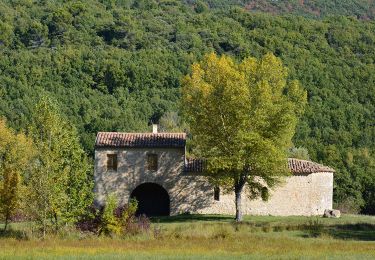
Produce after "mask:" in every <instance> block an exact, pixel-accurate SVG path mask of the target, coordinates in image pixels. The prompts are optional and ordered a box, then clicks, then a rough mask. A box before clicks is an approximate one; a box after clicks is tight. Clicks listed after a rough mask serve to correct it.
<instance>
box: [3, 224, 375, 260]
mask: <svg viewBox="0 0 375 260" xmlns="http://www.w3.org/2000/svg"><path fill="white" fill-rule="evenodd" d="M170 220H171V221H170V222H168V219H167V220H157V222H163V223H159V224H154V225H155V226H157V227H159V228H160V229H161V231H160V232H157V234H156V235H155V234H154V232H153V231H152V230H151V232H150V233H149V234H143V235H139V236H135V237H127V238H104V237H100V238H98V237H94V236H90V235H89V236H87V235H80V234H72V235H66V234H64V235H58V236H50V237H48V239H46V240H44V241H43V240H40V239H37V238H31V239H29V240H16V239H14V238H0V259H8V258H29V259H41V258H59V259H70V258H79V259H109V258H129V259H155V258H156V259H165V258H167V259H191V258H199V259H202V258H203V259H233V258H239V259H241V258H243V259H248V258H255V259H301V258H303V259H322V258H329V259H375V237H374V235H375V234H374V230H372V228H373V226H372V225H373V222H372V221H373V220H374V219H373V217H365V218H359V219H357V218H355V217H344V218H343V219H341V220H337V221H336V223H335V221H334V220H329V221H327V223H326V225H325V228H326V232H324V233H322V234H321V235H320V236H319V237H318V238H310V237H308V233H307V232H306V230H303V228H302V229H301V228H295V227H298V226H296V225H298V224H301V223H305V222H306V218H273V217H254V218H252V222H249V221H248V222H245V223H244V224H242V225H240V226H237V225H234V224H233V223H231V222H230V221H226V220H224V219H222V220H220V219H217V218H215V220H210V219H209V218H207V220H204V218H203V220H202V218H201V217H199V218H196V219H195V218H194V217H192V218H191V219H180V221H178V219H177V220H176V219H170ZM322 221H323V222H324V221H326V220H322ZM349 223H350V224H351V225H355V226H344V225H347V224H349ZM359 223H361V224H360V225H358V224H359ZM294 224H295V225H294ZM334 224H337V225H338V226H333V225H334ZM281 225H284V227H283V228H281V229H280V228H276V227H280V226H281ZM293 225H294V226H293ZM265 227H266V228H265ZM345 228H349V229H345ZM350 228H352V229H350ZM288 229H289V230H288ZM342 232H346V233H345V234H344V235H345V236H343V234H342ZM350 235H352V236H350ZM343 238H345V239H343Z"/></svg>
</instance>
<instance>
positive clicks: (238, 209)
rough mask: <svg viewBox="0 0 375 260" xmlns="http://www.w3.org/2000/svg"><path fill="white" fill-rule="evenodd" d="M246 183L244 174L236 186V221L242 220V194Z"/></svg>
mask: <svg viewBox="0 0 375 260" xmlns="http://www.w3.org/2000/svg"><path fill="white" fill-rule="evenodd" d="M245 183H246V175H245V174H243V175H241V176H240V179H239V180H238V181H237V183H236V184H235V186H234V194H235V197H236V198H235V202H236V222H240V221H242V206H241V201H242V200H241V195H242V190H243V187H244V186H245Z"/></svg>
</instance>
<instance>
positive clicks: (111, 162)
mask: <svg viewBox="0 0 375 260" xmlns="http://www.w3.org/2000/svg"><path fill="white" fill-rule="evenodd" d="M107 171H117V154H107Z"/></svg>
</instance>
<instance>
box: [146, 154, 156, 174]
mask: <svg viewBox="0 0 375 260" xmlns="http://www.w3.org/2000/svg"><path fill="white" fill-rule="evenodd" d="M147 170H149V171H157V170H158V155H157V154H148V155H147Z"/></svg>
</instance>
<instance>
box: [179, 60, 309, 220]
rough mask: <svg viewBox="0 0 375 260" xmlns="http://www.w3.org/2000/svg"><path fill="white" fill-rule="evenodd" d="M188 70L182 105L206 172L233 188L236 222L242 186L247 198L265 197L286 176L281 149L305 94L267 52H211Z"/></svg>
mask: <svg viewBox="0 0 375 260" xmlns="http://www.w3.org/2000/svg"><path fill="white" fill-rule="evenodd" d="M191 70H192V72H191V74H189V75H187V76H186V77H185V78H184V79H183V81H182V85H183V89H182V109H183V111H184V115H185V117H186V120H187V121H188V122H189V124H190V130H191V133H192V136H193V139H194V141H195V146H196V147H197V151H199V153H200V154H199V156H202V157H203V158H205V159H206V160H207V173H208V174H209V176H210V177H212V179H213V181H214V182H216V183H217V184H219V185H220V186H223V187H224V188H225V189H226V190H228V191H234V193H235V204H236V221H241V220H242V210H241V195H242V193H243V190H244V187H245V185H246V184H247V187H248V191H249V196H250V198H252V199H254V198H257V197H261V198H262V199H264V200H266V199H267V198H268V194H269V189H270V188H272V187H273V186H275V185H276V184H278V183H279V182H280V180H281V176H286V175H288V168H287V163H286V157H287V156H286V151H287V148H288V147H289V146H290V144H291V139H292V137H293V135H294V129H295V126H296V123H297V118H298V116H300V115H301V113H302V110H303V107H304V104H305V103H306V92H305V91H304V90H302V89H301V87H300V86H299V84H298V82H296V81H288V80H287V70H286V68H285V67H283V65H282V63H281V61H280V60H279V59H278V58H276V57H275V56H274V55H272V54H267V55H265V56H264V57H262V58H261V59H255V58H247V59H244V60H243V61H242V62H241V63H236V62H235V61H233V60H232V58H230V57H229V56H226V55H223V56H221V57H218V56H216V54H214V53H211V54H209V55H206V56H205V57H204V59H203V60H202V61H201V62H200V63H195V64H193V65H192V68H191Z"/></svg>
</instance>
